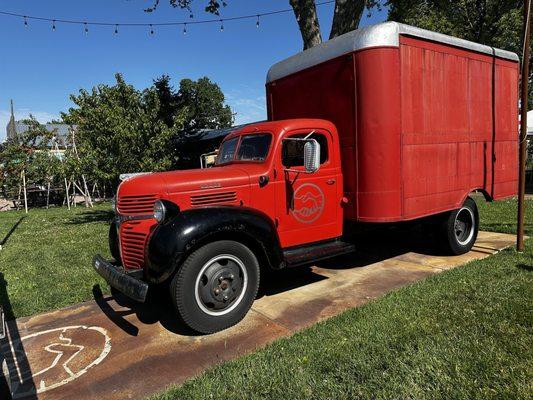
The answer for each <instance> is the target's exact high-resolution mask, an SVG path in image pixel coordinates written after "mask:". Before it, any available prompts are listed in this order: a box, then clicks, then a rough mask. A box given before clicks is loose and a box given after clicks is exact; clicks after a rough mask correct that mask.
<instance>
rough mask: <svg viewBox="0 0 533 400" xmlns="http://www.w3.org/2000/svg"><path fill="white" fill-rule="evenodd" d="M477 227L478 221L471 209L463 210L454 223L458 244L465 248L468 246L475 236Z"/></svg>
mask: <svg viewBox="0 0 533 400" xmlns="http://www.w3.org/2000/svg"><path fill="white" fill-rule="evenodd" d="M475 227H476V219H475V218H474V213H473V211H472V210H471V209H470V208H467V207H463V208H461V209H460V210H459V211H458V212H457V214H456V216H455V222H454V232H455V238H456V239H457V243H459V244H460V245H462V246H464V245H466V244H468V243H469V242H470V241H471V240H472V237H473V236H474V232H475Z"/></svg>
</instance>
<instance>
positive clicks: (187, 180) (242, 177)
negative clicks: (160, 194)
mask: <svg viewBox="0 0 533 400" xmlns="http://www.w3.org/2000/svg"><path fill="white" fill-rule="evenodd" d="M156 175H159V176H160V177H161V179H162V180H163V181H164V182H165V186H166V191H167V193H168V194H169V195H172V194H174V193H183V192H194V191H198V190H207V189H221V188H226V187H238V186H244V185H249V183H250V175H249V174H248V172H247V171H246V170H245V169H244V168H240V167H238V166H235V165H227V166H223V167H214V168H206V169H190V170H183V171H170V172H162V173H159V174H156Z"/></svg>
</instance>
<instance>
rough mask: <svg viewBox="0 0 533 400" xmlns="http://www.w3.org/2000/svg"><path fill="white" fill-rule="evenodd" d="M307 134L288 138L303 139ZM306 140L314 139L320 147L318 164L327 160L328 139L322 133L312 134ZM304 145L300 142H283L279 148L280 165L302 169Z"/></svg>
mask: <svg viewBox="0 0 533 400" xmlns="http://www.w3.org/2000/svg"><path fill="white" fill-rule="evenodd" d="M307 135H308V133H303V134H298V135H291V136H289V137H290V138H298V139H303V138H305V137H306V136H307ZM308 139H315V140H316V141H317V142H318V144H319V145H320V164H324V163H325V162H326V161H327V160H328V139H327V137H326V135H324V134H322V133H313V134H312V135H311V136H309V138H308ZM304 145H305V142H304V141H303V140H302V141H300V140H284V141H283V145H282V148H281V163H282V164H283V166H284V167H287V168H292V167H303V165H304Z"/></svg>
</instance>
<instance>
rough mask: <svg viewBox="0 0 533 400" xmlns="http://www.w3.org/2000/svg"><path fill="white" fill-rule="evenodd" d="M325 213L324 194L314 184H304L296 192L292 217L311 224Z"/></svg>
mask: <svg viewBox="0 0 533 400" xmlns="http://www.w3.org/2000/svg"><path fill="white" fill-rule="evenodd" d="M323 211H324V193H323V192H322V190H321V189H320V188H319V187H318V186H317V185H315V184H313V183H304V184H303V185H301V186H299V187H298V189H296V191H295V192H294V198H293V207H292V215H293V216H294V218H296V220H297V221H299V222H302V223H304V224H310V223H311V222H313V221H316V220H317V219H318V218H319V217H320V216H321V215H322V212H323Z"/></svg>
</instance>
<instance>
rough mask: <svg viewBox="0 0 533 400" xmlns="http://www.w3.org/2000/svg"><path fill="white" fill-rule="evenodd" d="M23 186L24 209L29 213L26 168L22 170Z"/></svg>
mask: <svg viewBox="0 0 533 400" xmlns="http://www.w3.org/2000/svg"><path fill="white" fill-rule="evenodd" d="M22 188H23V190H24V210H25V211H26V214H27V213H28V195H27V193H26V170H24V169H23V170H22Z"/></svg>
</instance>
